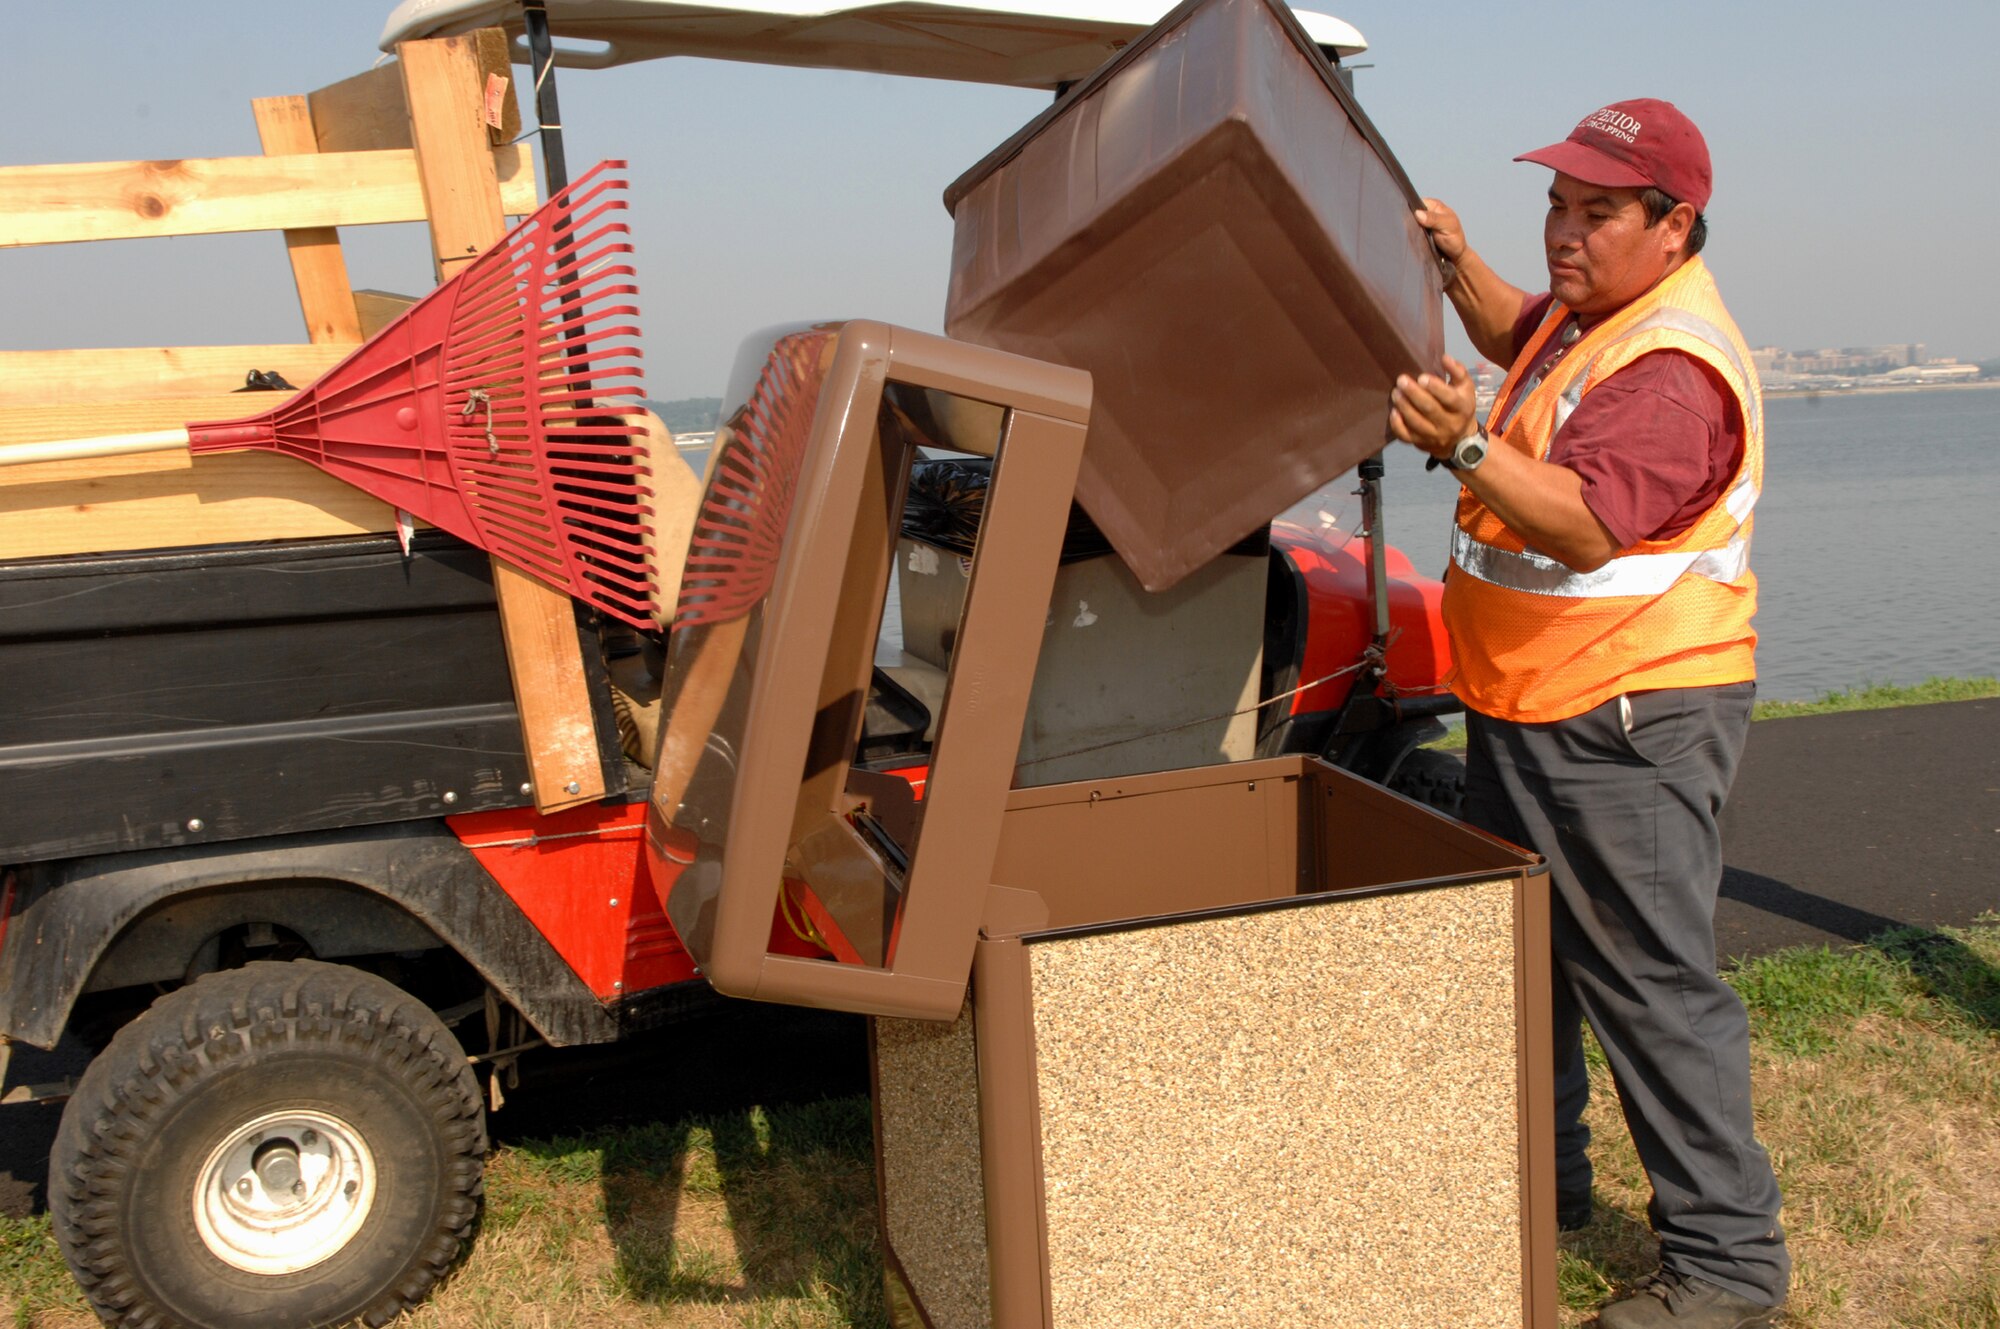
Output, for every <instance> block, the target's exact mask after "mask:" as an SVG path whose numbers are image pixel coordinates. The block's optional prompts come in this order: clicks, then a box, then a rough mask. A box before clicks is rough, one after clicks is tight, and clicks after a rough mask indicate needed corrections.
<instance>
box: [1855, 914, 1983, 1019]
mask: <svg viewBox="0 0 2000 1329" xmlns="http://www.w3.org/2000/svg"><path fill="white" fill-rule="evenodd" d="M1868 945H1870V946H1871V947H1873V948H1874V949H1875V950H1877V951H1878V952H1880V953H1881V954H1882V955H1883V956H1884V957H1885V958H1886V959H1888V960H1889V961H1891V962H1892V963H1894V964H1896V965H1897V966H1899V967H1900V968H1902V969H1904V970H1906V971H1908V973H1909V975H1910V977H1911V978H1912V979H1914V980H1915V981H1916V984H1917V986H1918V988H1919V990H1921V991H1922V992H1923V993H1924V995H1925V996H1928V997H1930V998H1931V999H1932V1000H1934V1001H1936V1002H1937V1003H1938V1004H1939V1005H1941V1006H1943V1007H1945V1008H1946V1009H1948V1010H1951V1011H1954V1012H1956V1013H1957V1014H1958V1015H1959V1016H1961V1017H1963V1018H1964V1019H1965V1020H1966V1021H1967V1022H1968V1023H1969V1024H1971V1025H1972V1026H1973V1027H1974V1028H1975V1029H1981V1030H1986V1031H1988V1032H1993V1031H2000V967H1995V966H1994V965H1993V964H1992V963H1991V962H1989V961H1988V960H1987V959H1986V957H1985V956H1983V955H1981V954H1979V952H1977V951H1975V950H1973V949H1972V948H1971V947H1970V946H1968V945H1966V944H1965V943H1964V942H1963V941H1961V940H1960V939H1958V938H1957V937H1954V936H1951V935H1950V934H1949V933H1944V932H1934V931H1931V930H1929V929H1927V928H1898V929H1896V930H1894V931H1891V932H1885V933H1883V934H1881V935H1880V936H1877V937H1871V938H1870V939H1869V941H1868Z"/></svg>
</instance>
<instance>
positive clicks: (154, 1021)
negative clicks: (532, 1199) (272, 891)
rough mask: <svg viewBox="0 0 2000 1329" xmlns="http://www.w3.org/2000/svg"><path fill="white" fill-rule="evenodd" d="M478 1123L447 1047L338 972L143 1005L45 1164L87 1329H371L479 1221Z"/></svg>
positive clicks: (252, 972)
mask: <svg viewBox="0 0 2000 1329" xmlns="http://www.w3.org/2000/svg"><path fill="white" fill-rule="evenodd" d="M485 1154H486V1118H485V1110H484V1105H483V1103H482V1102H481V1099H480V1094H479V1084H478V1081H477V1080H476V1078H475V1077H474V1075H473V1073H472V1068H471V1066H470V1065H469V1064H468V1063H467V1061H466V1057H465V1052H464V1050H463V1049H462V1048H460V1047H459V1044H458V1040H457V1039H455V1038H453V1037H452V1035H451V1031H450V1030H448V1029H446V1028H445V1027H444V1025H443V1024H442V1023H440V1022H439V1021H438V1019H437V1017H436V1016H435V1015H433V1014H432V1013H431V1012H430V1011H429V1010H428V1009H427V1008H426V1007H425V1006H424V1005H423V1004H422V1003H421V1002H419V1001H417V1000H416V999H415V998H414V997H412V996H410V995H409V994H408V993H406V992H403V991H402V990H401V989H399V988H397V987H394V986H393V985H391V984H389V983H387V982H385V981H383V980H382V979H380V978H377V977H375V976H374V975H372V974H367V973H364V972H362V971H360V970H358V969H349V968H345V967H342V966H339V965H330V964H321V963H318V962H315V961H311V960H295V961H291V962H286V963H273V962H269V961H259V962H256V963H253V964H248V965H245V966H244V967H243V968H241V969H233V970H228V971H225V972H222V973H217V974H210V975H208V976H206V977H204V978H201V979H199V980H197V981H196V982H194V983H193V984H190V985H189V986H187V987H184V988H181V989H180V990H178V991H176V992H173V993H171V994H169V995H167V996H165V997H162V998H161V999H160V1000H159V1001H158V1002H156V1003H154V1005H153V1007H152V1008H151V1009H150V1010H148V1011H147V1012H146V1013H145V1014H144V1015H142V1016H140V1017H139V1018H138V1019H136V1020H134V1021H133V1022H132V1023H131V1024H129V1025H127V1026H126V1027H125V1028H124V1029H122V1030H120V1031H119V1032H118V1034H117V1035H116V1036H115V1037H114V1038H113V1039H112V1040H111V1044H110V1046H109V1047H107V1048H106V1049H105V1050H104V1052H103V1053H102V1054H101V1055H100V1056H98V1057H97V1059H96V1060H94V1061H93V1062H91V1064H90V1066H89V1067H88V1068H87V1069H86V1070H85V1071H84V1074H83V1078H82V1080H81V1081H80V1082H79V1084H78V1085H77V1090H76V1093H75V1095H74V1096H73V1097H72V1098H71V1099H70V1102H69V1105H68V1107H67V1109H66V1110H65V1111H64V1113H63V1118H62V1124H61V1126H60V1128H59V1129H58V1130H57V1133H56V1142H55V1147H54V1150H53V1151H52V1154H51V1156H50V1162H49V1211H50V1214H51V1216H52V1218H53V1220H54V1226H55V1232H56V1237H57V1239H58V1241H59V1242H60V1244H61V1246H62V1249H63V1254H64V1256H65V1257H66V1258H67V1259H68V1260H69V1266H70V1269H71V1271H72V1272H73V1273H75V1275H76V1278H77V1281H78V1282H79V1283H80V1284H81V1285H82V1287H83V1290H84V1292H85V1293H86V1294H87V1295H88V1296H89V1298H90V1300H91V1302H92V1304H93V1305H94V1306H95V1307H96V1309H97V1312H98V1314H99V1315H100V1316H102V1317H103V1319H104V1320H105V1322H106V1323H108V1324H113V1325H120V1326H134V1327H135V1329H171V1327H173V1326H192V1327H193V1329H285V1327H287V1326H294V1325H296V1326H307V1325H339V1324H347V1323H351V1322H353V1321H356V1320H360V1321H362V1322H364V1323H367V1324H370V1325H379V1324H383V1323H385V1322H386V1321H388V1320H390V1319H392V1318H394V1317H395V1316H396V1315H397V1314H398V1313H399V1312H400V1311H402V1310H403V1309H404V1308H405V1307H408V1306H411V1305H414V1304H415V1303H416V1302H418V1301H421V1300H422V1299H423V1298H424V1296H425V1295H427V1294H428V1293H429V1291H430V1289H431V1287H432V1285H433V1284H435V1283H436V1282H437V1281H438V1279H439V1278H440V1277H441V1276H442V1275H443V1274H444V1273H445V1271H446V1270H447V1269H448V1268H449V1267H450V1265H451V1263H452V1261H453V1259H454V1258H455V1257H456V1255H457V1253H458V1250H459V1246H460V1243H461V1242H462V1241H464V1240H465V1239H466V1238H467V1237H468V1236H470V1234H471V1231H472V1227H473V1223H474V1222H475V1220H476V1219H477V1217H478V1214H479V1204H480V1197H481V1191H482V1186H483V1171H484V1166H485Z"/></svg>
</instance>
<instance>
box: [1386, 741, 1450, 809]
mask: <svg viewBox="0 0 2000 1329" xmlns="http://www.w3.org/2000/svg"><path fill="white" fill-rule="evenodd" d="M1389 788H1390V789H1391V790H1393V791H1394V792H1396V793H1398V794H1401V795H1402V796H1403V797H1405V798H1414V799H1415V800H1416V801H1417V802H1419V803H1422V804H1424V805H1425V806H1426V807H1433V808H1436V809H1437V810H1438V811H1439V812H1442V813H1444V814H1445V815H1446V816H1448V817H1456V816H1458V815H1459V811H1460V809H1461V808H1462V807H1463V806H1464V804H1465V762H1464V761H1463V760H1462V759H1460V758H1458V757H1456V756H1453V755H1452V754H1451V753H1449V752H1439V751H1437V750H1436V749H1434V748H1417V749H1416V750H1415V751H1413V752H1411V753H1410V755H1409V756H1407V757H1405V758H1403V762H1402V765H1400V766H1398V767H1397V768H1396V773H1395V774H1394V775H1392V776H1390V777H1389Z"/></svg>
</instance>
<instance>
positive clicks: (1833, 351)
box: [1750, 342, 1979, 390]
mask: <svg viewBox="0 0 2000 1329" xmlns="http://www.w3.org/2000/svg"><path fill="white" fill-rule="evenodd" d="M1750 360H1751V363H1753V364H1755V365H1756V366H1757V374H1758V377H1760V378H1761V379H1763V381H1764V386H1765V387H1767V388H1774V389H1784V388H1812V389H1816V390H1817V389H1827V388H1847V387H1859V386H1865V385H1867V384H1869V383H1881V384H1883V385H1884V386H1887V385H1890V384H1896V383H1952V382H1960V381H1963V380H1966V379H1974V378H1978V377H1979V366H1977V365H1971V364H1960V363H1959V362H1958V361H1957V360H1956V359H1953V358H1951V357H1949V356H1946V357H1941V358H1939V359H1935V360H1933V359H1931V358H1930V356H1929V355H1928V354H1926V347H1925V346H1924V344H1923V343H1922V342H1903V343H1899V344H1896V345H1890V346H1843V347H1838V348H1835V347H1821V348H1819V349H1817V350H1811V351H1787V350H1783V349H1781V348H1779V347H1776V346H1760V347H1757V348H1756V349H1754V350H1752V351H1751V352H1750Z"/></svg>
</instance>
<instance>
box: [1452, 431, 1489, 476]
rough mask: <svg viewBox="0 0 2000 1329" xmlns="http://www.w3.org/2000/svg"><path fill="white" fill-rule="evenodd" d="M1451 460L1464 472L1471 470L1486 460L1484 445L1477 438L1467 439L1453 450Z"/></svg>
mask: <svg viewBox="0 0 2000 1329" xmlns="http://www.w3.org/2000/svg"><path fill="white" fill-rule="evenodd" d="M1452 460H1453V461H1455V462H1457V463H1458V465H1459V466H1460V467H1462V468H1463V469H1465V470H1468V471H1469V470H1471V469H1472V468H1473V467H1475V466H1477V465H1479V463H1480V462H1482V461H1485V460H1486V443H1485V441H1484V440H1482V439H1479V438H1468V439H1465V440H1464V441H1462V442H1461V443H1460V444H1459V445H1458V447H1457V448H1456V449H1455V450H1454V452H1453V455H1452Z"/></svg>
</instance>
